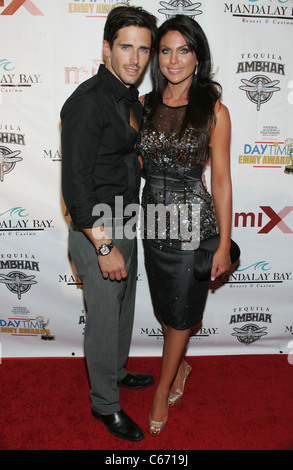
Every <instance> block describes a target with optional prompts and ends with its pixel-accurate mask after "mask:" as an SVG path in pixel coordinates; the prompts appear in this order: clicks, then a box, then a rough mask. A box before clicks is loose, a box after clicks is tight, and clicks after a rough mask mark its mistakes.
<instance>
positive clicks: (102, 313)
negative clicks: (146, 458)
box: [61, 7, 156, 441]
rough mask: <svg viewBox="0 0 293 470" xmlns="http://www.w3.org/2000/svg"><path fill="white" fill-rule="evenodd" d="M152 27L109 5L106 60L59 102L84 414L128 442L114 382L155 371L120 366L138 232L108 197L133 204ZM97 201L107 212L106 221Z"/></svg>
mask: <svg viewBox="0 0 293 470" xmlns="http://www.w3.org/2000/svg"><path fill="white" fill-rule="evenodd" d="M155 34H156V18H155V17H154V16H153V15H151V14H149V13H148V12H146V11H144V10H143V9H142V8H135V7H116V8H115V9H113V10H112V11H111V12H110V14H109V15H108V18H107V21H106V24H105V29H104V41H103V52H104V56H105V58H106V64H105V65H101V66H100V68H99V70H98V74H97V75H96V76H94V77H92V78H90V79H89V80H87V81H85V82H84V83H82V84H81V85H80V86H79V87H78V88H77V89H76V90H75V92H74V93H73V94H72V95H71V96H70V97H69V99H68V100H67V101H66V102H65V104H64V106H63V108H62V111H61V121H62V190H63V197H64V201H65V204H66V206H67V208H68V211H69V213H70V215H71V220H72V222H71V226H70V229H69V250H70V253H71V256H72V259H73V262H74V264H75V267H76V270H77V274H78V276H79V277H80V279H82V281H83V286H84V296H85V301H86V306H87V321H86V328H85V356H86V361H87V367H88V372H89V378H90V383H91V390H90V398H91V404H92V414H93V416H94V417H96V418H97V419H99V420H101V421H102V422H103V423H104V424H105V426H106V428H107V429H108V431H109V432H111V433H112V434H114V435H115V436H117V437H120V438H122V439H127V440H131V441H138V440H140V439H142V438H143V437H144V432H143V431H142V429H140V428H139V426H137V424H136V423H135V422H134V421H133V420H132V419H131V418H130V417H129V416H128V415H127V414H126V413H125V412H124V411H123V409H122V408H121V405H120V401H119V388H118V387H119V386H121V387H126V388H130V389H138V388H144V387H148V386H150V385H152V384H153V383H154V378H153V377H152V376H151V375H142V374H133V373H128V372H126V370H125V368H124V367H125V365H126V362H127V359H128V354H129V347H130V341H131V334H132V326H133V316H134V305H135V289H136V269H137V240H136V238H135V237H129V238H132V239H128V238H127V237H126V236H125V233H123V232H124V230H123V225H124V224H125V222H126V221H127V219H126V218H124V217H121V216H119V214H117V213H115V202H116V199H117V196H119V198H120V200H122V201H123V208H122V209H125V207H127V205H129V204H133V203H134V204H137V203H138V193H139V186H140V165H139V162H138V159H137V155H136V152H135V143H136V138H137V131H138V130H139V126H140V123H141V118H142V107H141V104H140V102H139V101H138V99H137V96H138V92H137V90H136V88H135V87H134V84H135V83H136V82H137V81H138V79H139V78H140V77H141V75H142V73H143V71H144V70H145V68H146V66H147V64H148V61H149V56H150V52H151V46H152V41H153V39H154V36H155ZM103 207H106V208H109V209H110V211H111V213H112V215H113V224H112V223H111V225H110V226H109V220H107V219H106V217H105V214H104V218H103V217H102V215H103V214H102V212H101V210H100V209H101V208H103ZM120 209H121V207H120ZM106 212H107V211H106ZM116 212H117V211H116ZM119 212H121V211H119ZM122 213H124V212H123V210H122ZM121 229H122V234H123V236H122V235H121ZM117 231H118V232H119V237H118V236H115V235H116V233H117Z"/></svg>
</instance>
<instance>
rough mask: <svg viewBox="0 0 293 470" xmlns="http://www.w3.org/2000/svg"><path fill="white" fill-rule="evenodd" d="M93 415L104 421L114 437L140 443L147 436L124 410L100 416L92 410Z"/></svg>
mask: <svg viewBox="0 0 293 470" xmlns="http://www.w3.org/2000/svg"><path fill="white" fill-rule="evenodd" d="M92 415H93V416H94V417H95V418H97V419H98V420H99V421H102V422H103V423H104V425H105V426H106V428H107V429H108V431H109V432H110V433H111V434H113V436H116V437H120V438H121V439H125V440H127V441H140V440H141V439H143V438H144V436H145V434H144V432H143V430H142V429H140V427H139V426H137V424H135V422H134V421H133V420H132V419H131V418H130V417H129V416H128V415H127V414H126V413H125V412H124V411H123V410H120V411H118V412H117V413H112V414H110V415H100V414H99V413H98V412H97V411H96V410H94V409H93V408H92Z"/></svg>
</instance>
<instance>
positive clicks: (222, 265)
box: [211, 248, 231, 281]
mask: <svg viewBox="0 0 293 470" xmlns="http://www.w3.org/2000/svg"><path fill="white" fill-rule="evenodd" d="M230 266H231V258H230V253H229V250H224V249H220V248H219V249H218V250H217V251H216V253H215V254H214V257H213V266H212V271H211V280H212V281H214V280H215V279H216V278H217V277H219V276H220V275H221V274H223V273H225V272H227V271H228V270H229V269H230Z"/></svg>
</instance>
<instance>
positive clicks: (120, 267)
mask: <svg viewBox="0 0 293 470" xmlns="http://www.w3.org/2000/svg"><path fill="white" fill-rule="evenodd" d="M98 261H99V266H100V269H101V271H102V274H103V277H104V278H105V279H107V278H108V277H109V278H110V279H111V280H112V281H115V280H116V281H121V279H125V278H126V277H127V270H126V266H125V262H124V258H123V256H122V254H121V252H120V251H119V249H118V248H117V246H116V245H115V246H114V248H113V249H112V251H111V253H109V254H108V255H105V256H102V255H98Z"/></svg>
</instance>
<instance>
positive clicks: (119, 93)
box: [98, 64, 138, 101]
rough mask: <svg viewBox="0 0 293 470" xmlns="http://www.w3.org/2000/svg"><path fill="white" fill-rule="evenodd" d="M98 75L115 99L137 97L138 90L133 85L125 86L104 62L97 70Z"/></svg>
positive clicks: (135, 98)
mask: <svg viewBox="0 0 293 470" xmlns="http://www.w3.org/2000/svg"><path fill="white" fill-rule="evenodd" d="M98 75H99V76H100V77H101V78H102V80H104V81H105V83H106V84H107V87H108V89H109V90H110V91H111V93H112V94H113V95H114V97H115V98H116V101H119V100H121V99H122V98H126V100H132V101H136V100H137V99H138V91H137V89H136V88H135V86H130V87H129V88H128V87H127V86H125V85H124V84H123V83H122V82H120V80H118V78H117V77H115V75H113V73H112V72H110V70H108V69H107V68H106V67H105V65H104V64H101V65H100V67H99V70H98Z"/></svg>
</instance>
